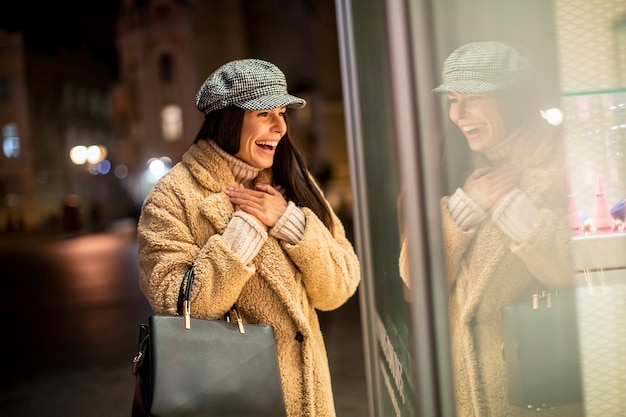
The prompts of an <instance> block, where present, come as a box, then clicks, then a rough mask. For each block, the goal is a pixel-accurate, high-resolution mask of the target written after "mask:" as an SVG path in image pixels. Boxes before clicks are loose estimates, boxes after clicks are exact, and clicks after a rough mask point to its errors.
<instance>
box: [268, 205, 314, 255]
mask: <svg viewBox="0 0 626 417" xmlns="http://www.w3.org/2000/svg"><path fill="white" fill-rule="evenodd" d="M305 225H306V218H305V216H304V213H303V212H302V210H300V209H299V208H298V207H297V206H296V205H295V204H294V202H293V201H290V202H289V204H288V205H287V209H286V210H285V212H284V213H283V215H282V216H281V217H280V219H278V221H277V222H276V224H275V225H274V227H272V228H271V229H270V236H274V237H275V238H276V239H280V240H284V241H285V242H287V243H289V244H291V245H295V244H297V243H298V242H300V239H302V235H304V226H305Z"/></svg>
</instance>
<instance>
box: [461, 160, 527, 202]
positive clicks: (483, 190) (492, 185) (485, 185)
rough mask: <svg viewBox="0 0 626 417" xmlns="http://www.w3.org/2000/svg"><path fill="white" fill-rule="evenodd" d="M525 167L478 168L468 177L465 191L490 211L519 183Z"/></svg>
mask: <svg viewBox="0 0 626 417" xmlns="http://www.w3.org/2000/svg"><path fill="white" fill-rule="evenodd" d="M522 171H523V168H521V167H502V168H498V169H493V168H487V167H482V168H477V169H476V170H474V172H472V173H471V174H470V176H469V177H467V180H465V184H464V185H463V191H464V192H465V193H466V194H467V195H468V196H469V197H470V198H471V199H472V200H474V201H475V202H476V204H478V205H479V206H480V207H481V208H482V209H483V210H485V211H490V210H491V209H493V208H495V207H497V205H498V202H499V201H500V200H501V199H502V198H504V196H505V195H507V194H508V193H509V192H511V191H513V190H514V189H515V188H516V187H517V186H518V184H519V181H520V178H521V174H522Z"/></svg>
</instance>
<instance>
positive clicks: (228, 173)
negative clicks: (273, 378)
mask: <svg viewBox="0 0 626 417" xmlns="http://www.w3.org/2000/svg"><path fill="white" fill-rule="evenodd" d="M196 99H197V105H198V108H199V110H200V111H202V112H203V113H204V115H205V121H204V124H203V126H202V128H201V129H200V132H199V133H198V135H197V138H196V141H195V142H194V144H193V145H191V147H190V149H189V150H188V151H187V152H186V153H185V154H184V155H183V158H182V162H181V163H179V164H178V165H176V166H175V167H174V168H173V169H172V170H171V171H170V172H169V173H168V174H167V175H166V176H164V177H163V178H162V179H161V180H160V181H159V183H157V184H156V185H155V187H154V189H153V190H152V192H151V194H150V195H149V196H148V198H147V199H146V201H145V203H144V205H143V208H142V213H141V217H140V220H139V225H138V240H139V267H140V279H141V281H140V282H141V288H142V290H143V292H144V293H145V295H146V297H147V298H148V300H149V301H150V305H151V306H152V308H153V310H154V312H155V313H159V314H175V313H176V300H177V297H178V293H179V288H180V286H181V281H182V279H183V275H184V274H185V272H186V271H187V269H188V268H189V267H190V266H191V265H193V266H194V269H195V281H194V286H193V288H192V292H191V309H192V311H191V315H192V316H194V317H200V318H210V319H216V318H220V317H222V316H223V315H224V314H225V313H226V312H227V311H228V310H229V309H230V307H231V306H232V305H233V304H236V306H237V308H238V310H239V313H240V314H241V316H242V318H243V320H244V322H247V323H267V324H272V325H273V326H274V329H275V332H276V343H277V348H278V356H279V358H278V359H279V365H280V371H281V376H282V382H283V391H284V395H285V402H286V406H287V413H288V416H289V417H297V416H320V417H322V416H324V417H333V416H334V415H335V410H334V405H333V397H332V390H331V381H330V372H329V369H328V361H327V357H326V350H325V347H324V340H323V338H322V333H321V331H320V326H319V322H318V317H317V314H316V310H332V309H335V308H338V307H339V306H341V305H342V304H343V303H344V302H346V300H347V299H348V298H349V297H350V296H352V295H353V294H354V292H355V291H356V288H357V285H358V283H359V279H360V273H359V263H358V260H357V257H356V255H355V253H354V250H353V248H352V245H351V244H350V242H349V241H348V240H347V239H346V236H345V233H344V229H343V226H342V224H341V223H340V221H339V219H338V218H337V216H336V215H335V214H334V213H333V211H332V210H331V208H330V205H329V204H328V203H327V202H326V200H325V199H324V197H323V195H322V193H321V192H320V190H319V189H318V187H317V185H316V184H315V183H314V181H313V179H312V178H311V176H310V174H309V172H308V170H307V169H306V166H305V164H304V157H303V155H302V153H301V151H300V150H299V146H298V144H297V142H295V140H294V139H293V138H291V137H290V136H289V134H288V133H287V108H301V107H304V105H305V101H304V100H302V99H300V98H298V97H294V96H292V95H289V94H288V93H287V84H286V81H285V77H284V75H283V73H282V72H281V71H280V70H279V69H278V68H277V67H276V66H274V65H273V64H271V63H269V62H265V61H261V60H254V59H251V60H240V61H233V62H230V63H227V64H225V65H223V66H222V67H220V68H219V69H218V70H217V71H215V72H214V73H213V74H212V75H211V76H209V78H208V79H207V80H206V82H205V83H204V84H203V86H202V87H201V88H200V91H199V92H198V95H197V97H196ZM224 355H225V356H228V352H224Z"/></svg>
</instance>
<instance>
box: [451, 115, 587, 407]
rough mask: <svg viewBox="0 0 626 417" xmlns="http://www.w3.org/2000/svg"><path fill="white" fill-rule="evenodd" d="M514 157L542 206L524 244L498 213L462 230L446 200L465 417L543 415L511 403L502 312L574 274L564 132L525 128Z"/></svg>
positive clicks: (525, 187)
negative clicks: (510, 232)
mask: <svg viewBox="0 0 626 417" xmlns="http://www.w3.org/2000/svg"><path fill="white" fill-rule="evenodd" d="M500 162H504V161H500ZM507 162H508V163H510V164H517V165H521V166H524V167H525V169H524V171H523V174H522V178H521V183H520V185H519V188H520V189H521V191H522V192H523V193H524V194H525V195H526V196H527V197H528V198H529V199H530V200H531V201H532V203H533V205H534V206H535V207H536V208H537V209H538V213H537V216H536V218H535V219H534V224H533V226H532V228H531V230H530V231H529V234H528V236H527V238H526V239H525V240H524V241H523V242H519V243H518V242H514V241H512V240H511V239H510V238H509V237H507V235H506V234H505V233H504V232H503V231H502V230H501V229H500V228H499V227H498V226H497V225H496V224H495V223H494V222H493V221H492V220H491V218H490V217H487V218H486V219H485V220H484V221H482V222H481V223H480V224H478V225H477V226H475V227H473V228H471V229H470V230H463V229H461V228H460V227H459V226H458V225H457V224H456V223H455V221H454V220H453V219H452V217H451V215H450V211H449V210H448V208H447V204H448V201H449V197H444V198H443V199H442V200H441V213H442V227H443V236H444V245H445V250H446V260H447V270H448V275H449V277H448V288H449V291H450V301H449V302H450V305H449V311H450V328H451V344H452V352H453V365H454V378H455V382H456V395H457V413H458V416H459V417H504V416H506V417H511V416H530V415H536V413H537V411H536V410H532V409H531V410H528V409H525V408H522V407H518V406H512V405H510V404H509V403H508V402H507V381H506V374H505V363H504V360H503V357H502V321H501V318H500V310H501V308H502V306H504V305H507V304H512V303H515V302H518V301H530V299H531V298H530V296H531V294H532V293H533V291H535V289H536V287H537V285H538V284H539V283H543V284H546V285H548V286H557V287H558V286H565V285H569V284H571V283H572V279H573V273H572V270H571V256H570V253H569V241H570V238H571V231H570V228H569V223H568V219H569V214H568V209H567V200H566V195H567V191H566V190H567V188H566V180H565V172H566V171H565V167H564V165H563V162H564V158H563V149H562V145H561V140H560V137H559V135H558V134H557V132H554V131H553V128H552V127H548V126H547V125H545V124H544V123H541V124H537V125H534V126H532V127H531V128H529V129H526V128H525V129H524V131H523V133H521V132H518V133H517V134H516V137H514V138H513V140H512V149H511V153H510V155H509V159H508V161H507ZM492 163H493V161H492ZM539 342H540V341H539ZM540 414H541V415H542V416H563V417H565V416H567V417H575V416H581V415H582V408H581V406H580V405H572V406H559V407H555V408H554V409H551V410H548V409H546V410H542V411H541V412H540Z"/></svg>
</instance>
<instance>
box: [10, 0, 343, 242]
mask: <svg viewBox="0 0 626 417" xmlns="http://www.w3.org/2000/svg"><path fill="white" fill-rule="evenodd" d="M115 46H116V49H117V56H118V62H119V68H118V74H117V75H116V74H112V73H111V69H110V65H107V64H105V63H103V62H100V61H98V59H97V58H96V57H95V56H94V54H93V53H92V52H93V51H90V50H89V49H88V48H86V47H85V48H82V49H81V50H78V51H76V50H72V51H70V50H67V49H57V50H55V51H52V52H50V51H47V52H41V51H38V50H34V49H31V48H30V47H29V45H26V44H25V42H24V40H23V37H22V36H21V34H20V33H8V32H2V33H1V34H0V129H2V130H1V131H2V143H3V152H2V154H1V155H0V180H1V183H0V199H1V200H0V232H4V233H7V232H8V233H13V232H16V231H40V230H45V231H51V230H52V231H54V230H60V231H79V230H85V229H89V228H91V229H96V228H98V227H101V226H102V225H103V224H104V223H106V222H108V221H112V220H114V219H116V218H119V217H125V216H129V215H136V213H137V212H138V210H139V208H140V206H141V204H142V202H143V199H144V198H145V196H146V195H147V193H148V192H149V190H150V188H151V187H152V185H153V184H154V182H155V181H156V179H157V178H158V177H159V176H160V175H161V174H162V173H163V172H165V171H166V170H167V169H168V168H169V167H171V166H172V165H174V164H175V163H177V162H178V161H179V160H180V158H181V156H182V154H183V153H184V152H185V150H186V149H187V148H188V147H189V145H190V144H191V143H192V142H193V140H194V138H195V135H196V133H197V130H198V129H199V128H200V125H201V123H202V116H203V115H202V114H201V113H200V112H199V111H198V110H197V109H196V107H195V94H196V92H197V90H198V88H199V87H200V85H201V84H202V83H203V82H204V80H205V79H206V77H207V76H208V75H209V74H210V73H211V72H213V71H214V70H215V69H217V68H218V67H219V66H220V65H222V64H223V63H225V62H227V61H230V60H233V59H241V58H259V59H265V60H268V61H271V62H273V63H275V64H276V65H278V66H279V67H280V68H281V69H282V70H283V71H284V72H285V74H286V76H287V80H288V83H289V90H290V92H291V93H293V94H297V95H300V96H302V97H304V98H305V99H306V100H307V102H308V103H309V105H308V106H307V107H306V108H305V109H303V110H300V111H298V112H296V114H295V115H294V118H293V119H292V125H291V126H290V127H291V130H292V132H294V133H295V135H296V136H297V137H299V138H300V139H301V140H302V142H303V144H304V147H305V149H306V152H307V156H308V157H309V164H310V168H311V170H312V171H313V173H314V174H315V175H316V176H317V178H318V179H319V180H320V182H321V183H322V185H323V187H324V190H325V192H326V194H327V197H328V199H329V201H331V204H332V205H333V206H334V208H335V209H336V210H337V211H338V212H339V214H340V215H342V216H343V217H344V218H347V217H349V216H350V214H351V192H350V180H349V168H348V157H347V151H346V141H345V127H344V119H343V117H344V116H343V105H342V100H341V76H340V64H339V53H338V44H337V29H336V20H335V5H334V1H333V0H322V1H311V0H265V1H263V2H247V1H245V0H229V1H226V2H225V1H221V0H204V1H193V0H121V1H120V5H119V13H118V17H117V22H116V45H115ZM76 146H80V147H82V148H81V149H82V151H83V152H89V149H91V150H96V151H98V150H99V152H100V153H99V157H98V158H96V159H93V158H92V159H90V160H89V161H86V160H85V159H86V158H87V155H86V154H85V155H83V157H82V159H80V158H79V160H75V159H74V160H72V159H71V158H70V153H72V152H74V150H73V148H74V147H76ZM89 147H91V148H89ZM90 161H91V162H90ZM65 229H71V230H65Z"/></svg>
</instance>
